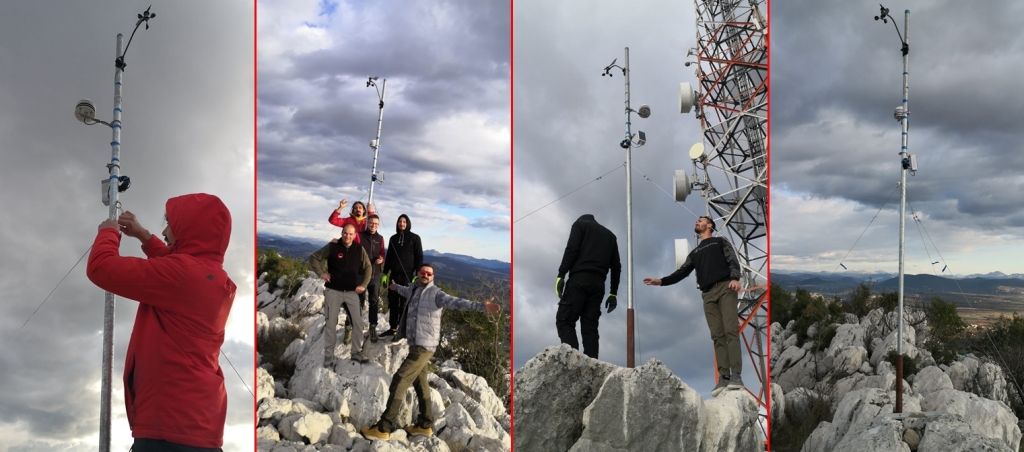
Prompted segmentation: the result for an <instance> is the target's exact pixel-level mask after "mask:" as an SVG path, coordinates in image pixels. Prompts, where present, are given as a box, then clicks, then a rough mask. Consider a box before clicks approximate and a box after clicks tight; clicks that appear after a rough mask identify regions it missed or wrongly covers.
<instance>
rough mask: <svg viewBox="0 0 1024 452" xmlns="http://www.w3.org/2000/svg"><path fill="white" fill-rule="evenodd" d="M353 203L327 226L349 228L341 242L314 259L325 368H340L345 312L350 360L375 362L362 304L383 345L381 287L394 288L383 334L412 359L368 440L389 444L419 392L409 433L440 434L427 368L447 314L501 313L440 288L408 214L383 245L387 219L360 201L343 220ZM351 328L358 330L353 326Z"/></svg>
mask: <svg viewBox="0 0 1024 452" xmlns="http://www.w3.org/2000/svg"><path fill="white" fill-rule="evenodd" d="M347 204H348V201H347V200H342V201H341V204H340V205H339V206H338V208H337V209H335V210H334V212H332V213H331V216H330V218H328V221H330V222H331V224H333V225H335V226H338V227H340V228H342V233H341V240H332V241H331V243H328V244H327V245H325V246H324V247H323V248H321V249H319V250H317V251H316V252H315V253H313V254H312V255H311V256H310V261H311V263H312V266H313V270H314V271H316V273H317V274H319V275H320V278H321V279H323V280H324V311H325V312H324V315H325V317H326V318H327V319H326V323H325V325H324V367H325V368H328V369H333V368H334V364H335V362H334V349H335V345H336V343H337V342H336V341H337V336H336V335H337V326H338V315H339V313H340V311H341V309H345V311H346V313H347V314H348V315H347V316H346V317H347V319H346V329H345V339H344V340H345V343H351V347H352V348H351V359H352V360H355V361H358V362H360V363H368V362H369V361H370V358H369V357H368V356H366V355H365V354H364V353H363V345H364V339H365V336H364V334H363V324H362V323H363V321H362V304H363V303H364V302H366V301H369V321H370V325H369V340H370V342H377V340H378V337H377V321H378V314H379V308H378V297H379V294H380V286H381V285H382V284H386V285H388V309H389V311H388V317H389V325H390V326H391V329H389V330H388V331H385V332H383V333H381V336H394V340H400V339H408V343H409V355H408V356H407V357H406V359H405V361H403V362H402V364H401V365H400V366H399V368H398V370H397V371H396V372H395V375H394V376H393V377H392V379H391V386H390V388H389V394H388V401H387V408H386V409H385V410H384V413H383V414H382V415H381V418H380V420H379V421H378V422H377V424H375V425H373V426H371V427H364V428H363V429H361V432H362V434H363V435H364V436H365V437H367V438H368V439H371V440H373V439H384V440H387V439H389V438H390V435H391V432H393V431H394V430H395V428H397V427H398V425H397V421H398V416H399V412H400V411H401V408H402V402H403V400H404V399H405V397H404V395H405V393H406V391H407V390H408V389H409V386H413V388H414V390H415V392H416V397H417V401H418V403H419V406H420V413H419V416H418V417H417V419H416V422H415V423H414V424H413V425H409V426H406V431H407V432H408V433H409V434H413V435H425V436H430V435H432V434H433V422H434V413H433V410H432V404H431V403H430V394H431V393H430V386H429V384H428V383H427V367H428V364H429V362H430V359H431V358H432V357H433V355H434V352H435V351H436V350H437V346H438V344H439V343H440V339H441V314H442V311H443V309H444V308H449V309H459V310H465V311H478V312H487V313H492V314H493V313H497V312H499V311H501V307H500V306H499V305H497V304H495V303H493V301H494V298H493V297H492V298H490V299H488V300H486V301H484V302H483V303H477V302H473V301H469V300H464V299H462V298H458V297H453V296H451V295H448V294H446V293H444V292H443V291H442V290H441V289H440V288H438V287H437V286H435V285H434V267H433V266H432V265H431V264H429V263H424V262H423V244H422V242H421V241H420V236H419V235H417V234H415V233H413V232H412V231H411V230H412V220H410V219H409V216H408V215H405V214H402V215H399V216H398V220H397V222H396V224H395V234H394V235H392V236H391V238H390V239H389V240H388V242H387V246H385V244H384V237H383V236H381V235H380V234H379V233H378V232H377V230H378V229H379V228H380V217H379V216H378V215H377V214H376V212H375V211H374V210H373V205H372V204H370V205H369V206H364V205H363V203H362V202H360V201H356V202H355V203H354V204H353V205H352V209H351V211H350V212H349V215H348V216H347V217H342V215H343V214H344V210H345V207H346V205H347ZM349 325H351V326H349Z"/></svg>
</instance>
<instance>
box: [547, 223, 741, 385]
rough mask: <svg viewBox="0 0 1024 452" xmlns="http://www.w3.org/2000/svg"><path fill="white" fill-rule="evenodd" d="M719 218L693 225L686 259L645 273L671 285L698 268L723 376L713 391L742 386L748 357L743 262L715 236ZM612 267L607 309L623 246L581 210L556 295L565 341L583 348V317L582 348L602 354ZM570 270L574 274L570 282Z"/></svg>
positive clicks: (560, 334)
mask: <svg viewBox="0 0 1024 452" xmlns="http://www.w3.org/2000/svg"><path fill="white" fill-rule="evenodd" d="M714 231H715V222H714V220H712V219H711V218H710V217H706V216H702V217H700V218H698V219H697V222H696V224H694V232H695V233H697V234H698V236H699V237H700V242H699V243H698V244H697V246H695V247H694V249H693V250H692V251H690V253H689V254H688V255H687V256H686V261H685V262H684V263H683V265H682V266H680V267H679V269H677V270H676V271H675V272H673V273H672V274H670V275H668V276H665V277H663V278H644V284H646V285H649V286H668V285H672V284H675V283H677V282H679V281H682V280H683V279H684V278H686V277H687V276H689V275H690V273H691V272H693V271H694V270H696V271H697V287H698V288H699V289H700V291H701V298H702V299H703V302H704V316H705V319H706V320H707V323H708V329H710V331H711V340H712V342H714V347H715V360H716V362H717V365H718V373H719V375H720V377H719V380H718V384H717V385H716V386H715V388H714V389H713V390H712V391H711V395H712V396H717V395H718V394H721V393H722V391H724V390H726V389H742V388H743V379H742V377H741V376H740V374H741V373H742V365H743V361H742V358H741V356H740V341H739V324H738V322H737V317H738V303H739V292H740V289H741V287H740V282H739V280H740V264H739V261H738V260H737V258H736V251H735V249H734V248H733V246H732V244H731V243H729V240H727V239H726V238H724V237H715V236H714ZM609 271H610V272H611V287H610V289H611V290H610V291H609V294H608V298H607V300H606V301H605V308H606V309H607V310H608V312H609V313H611V312H612V311H613V310H614V309H615V307H616V305H617V304H618V302H617V300H616V298H617V297H616V292H618V288H619V279H620V277H621V274H622V263H621V261H620V260H619V246H618V243H617V241H616V239H615V234H614V233H612V232H611V231H610V230H608V228H606V227H604V226H602V225H601V224H600V223H598V222H597V220H596V219H594V216H593V215H589V214H588V215H582V216H580V217H579V219H577V220H576V222H575V223H573V225H572V229H571V231H570V233H569V241H568V243H567V244H566V246H565V252H564V253H563V254H562V262H561V264H560V265H559V266H558V277H557V278H556V279H555V295H556V296H558V298H559V301H558V311H557V314H556V315H555V326H556V327H557V329H558V338H559V339H560V340H561V341H562V343H563V344H569V346H570V347H572V348H574V349H577V350H578V349H579V342H578V341H577V336H576V322H580V333H581V335H582V336H583V353H584V354H585V355H587V356H590V357H591V358H595V359H596V358H597V354H598V342H599V338H600V336H599V334H598V331H597V327H598V320H599V319H600V318H601V299H602V298H603V297H604V281H605V278H606V277H607V276H608V273H609ZM566 274H568V276H569V278H568V281H566Z"/></svg>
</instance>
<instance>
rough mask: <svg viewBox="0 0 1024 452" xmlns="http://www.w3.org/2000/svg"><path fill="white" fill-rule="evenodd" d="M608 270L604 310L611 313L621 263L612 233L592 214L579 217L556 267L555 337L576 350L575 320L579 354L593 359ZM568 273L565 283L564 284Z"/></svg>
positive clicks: (617, 288)
mask: <svg viewBox="0 0 1024 452" xmlns="http://www.w3.org/2000/svg"><path fill="white" fill-rule="evenodd" d="M609 270H611V273H612V277H611V290H610V291H609V293H608V300H607V301H606V302H605V307H606V308H607V309H608V312H609V313H611V312H612V311H613V310H615V306H616V305H617V304H618V303H617V301H616V296H615V293H616V292H618V291H619V278H620V276H621V275H622V263H621V261H619V245H618V244H617V243H616V240H615V234H613V233H612V231H609V230H608V228H606V227H604V226H601V224H599V223H598V222H597V220H595V219H594V216H593V215H590V214H587V215H582V216H580V217H579V219H577V220H576V222H575V223H573V224H572V230H571V231H570V232H569V242H568V243H567V244H566V245H565V252H564V253H563V254H562V263H561V265H559V266H558V278H557V279H556V280H555V295H557V296H558V298H559V301H558V312H557V314H555V326H556V327H557V328H558V338H559V339H561V340H562V343H563V344H569V346H570V347H572V348H575V349H577V350H579V348H580V346H579V342H577V340H576V321H579V322H580V335H581V336H583V353H584V354H585V355H587V356H589V357H591V358H594V359H597V352H598V342H599V339H600V336H599V335H598V332H597V325H598V320H599V319H600V318H601V298H602V297H604V280H605V277H606V276H607V275H608V271H609ZM566 273H568V274H569V281H568V283H567V282H566V281H565V279H564V278H565V275H566Z"/></svg>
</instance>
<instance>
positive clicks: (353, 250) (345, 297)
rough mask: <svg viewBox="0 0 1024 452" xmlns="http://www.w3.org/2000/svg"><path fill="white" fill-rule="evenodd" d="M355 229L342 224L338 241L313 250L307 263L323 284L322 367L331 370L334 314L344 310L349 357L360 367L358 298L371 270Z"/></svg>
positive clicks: (360, 320)
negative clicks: (349, 327)
mask: <svg viewBox="0 0 1024 452" xmlns="http://www.w3.org/2000/svg"><path fill="white" fill-rule="evenodd" d="M356 235H357V234H356V227H355V225H351V224H346V225H345V226H344V227H343V228H342V230H341V241H340V242H337V243H335V242H331V243H328V244H327V245H325V246H324V247H323V248H320V249H319V250H317V252H315V253H313V255H312V256H310V258H309V260H310V263H311V264H312V266H313V270H314V271H316V273H317V274H319V275H320V278H321V279H323V280H324V282H325V284H324V316H325V317H327V322H326V323H325V324H324V333H323V334H324V367H326V368H328V369H333V368H334V344H335V343H336V341H337V336H336V334H337V328H338V313H339V312H340V311H341V309H342V308H344V309H345V310H346V311H348V317H349V318H350V319H352V323H353V324H354V325H355V328H354V332H353V336H354V337H353V340H352V351H351V357H352V359H353V360H355V361H359V362H362V363H365V362H369V360H368V359H367V358H366V357H364V356H363V318H362V317H363V316H362V315H361V314H362V313H361V310H360V309H359V294H361V293H363V292H365V291H366V286H367V285H368V284H369V283H370V276H371V274H372V272H373V271H372V270H371V269H370V259H369V258H368V257H367V256H366V250H364V249H363V247H362V246H360V245H359V244H358V243H355V240H356Z"/></svg>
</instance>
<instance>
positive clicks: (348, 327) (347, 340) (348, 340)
mask: <svg viewBox="0 0 1024 452" xmlns="http://www.w3.org/2000/svg"><path fill="white" fill-rule="evenodd" d="M344 342H345V345H348V344H351V343H352V326H351V325H346V326H345V341H344Z"/></svg>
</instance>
